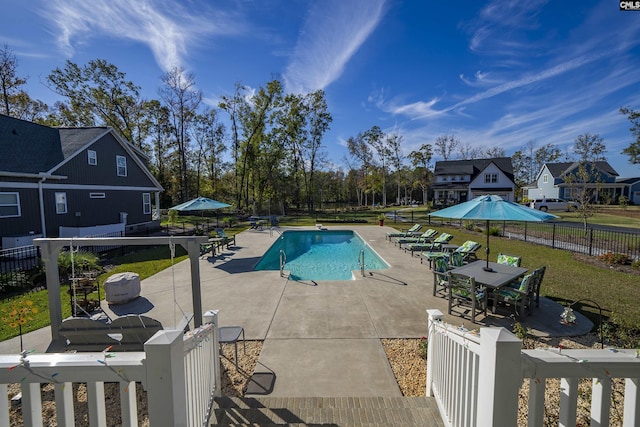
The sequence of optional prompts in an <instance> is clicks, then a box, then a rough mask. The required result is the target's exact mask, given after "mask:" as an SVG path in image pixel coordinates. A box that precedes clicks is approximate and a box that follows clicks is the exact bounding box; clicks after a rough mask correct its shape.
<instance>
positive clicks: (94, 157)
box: [87, 150, 98, 165]
mask: <svg viewBox="0 0 640 427" xmlns="http://www.w3.org/2000/svg"><path fill="white" fill-rule="evenodd" d="M87 161H88V162H89V164H90V165H97V164H98V153H96V152H95V151H93V150H87Z"/></svg>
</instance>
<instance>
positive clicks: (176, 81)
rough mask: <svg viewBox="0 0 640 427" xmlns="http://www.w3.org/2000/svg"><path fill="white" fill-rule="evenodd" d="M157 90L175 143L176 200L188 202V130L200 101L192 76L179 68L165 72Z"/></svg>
mask: <svg viewBox="0 0 640 427" xmlns="http://www.w3.org/2000/svg"><path fill="white" fill-rule="evenodd" d="M161 80H162V86H161V87H160V89H159V90H158V92H159V94H160V98H161V99H162V101H163V102H164V105H165V107H166V108H167V111H168V112H169V119H170V122H171V130H172V132H173V137H174V138H175V140H174V142H175V144H176V153H177V160H178V170H177V171H178V177H179V188H180V201H181V202H185V201H187V200H188V199H189V173H188V164H187V159H188V155H189V151H190V149H191V148H190V146H189V142H190V141H189V130H190V127H191V124H192V122H193V120H194V118H195V116H196V114H197V109H198V107H199V106H200V102H201V101H202V92H201V91H199V90H197V89H196V87H195V86H196V83H195V76H194V75H193V73H188V72H186V71H185V70H183V69H182V68H180V67H175V68H173V69H171V70H169V71H167V72H166V73H165V74H164V75H163V76H162V77H161Z"/></svg>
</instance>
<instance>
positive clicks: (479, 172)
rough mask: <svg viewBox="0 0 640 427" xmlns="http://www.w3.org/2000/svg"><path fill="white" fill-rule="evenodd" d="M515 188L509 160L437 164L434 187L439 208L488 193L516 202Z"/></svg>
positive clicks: (453, 161) (457, 161)
mask: <svg viewBox="0 0 640 427" xmlns="http://www.w3.org/2000/svg"><path fill="white" fill-rule="evenodd" d="M515 187H516V185H515V182H514V180H513V165H512V164H511V158H510V157H496V158H492V159H475V160H447V161H439V162H436V165H435V169H434V177H433V184H432V188H433V193H434V201H435V203H436V204H437V205H452V204H456V203H461V202H465V201H467V200H471V199H473V198H474V197H478V196H482V195H485V194H495V195H498V196H501V197H503V198H504V199H506V200H513V199H514V192H515Z"/></svg>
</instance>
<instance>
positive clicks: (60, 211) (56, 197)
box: [55, 192, 67, 215]
mask: <svg viewBox="0 0 640 427" xmlns="http://www.w3.org/2000/svg"><path fill="white" fill-rule="evenodd" d="M59 196H62V197H63V198H64V211H62V210H60V209H58V207H59V206H60V204H59V203H58V197H59ZM55 205H56V213H57V214H58V215H61V214H66V213H67V193H58V192H56V193H55Z"/></svg>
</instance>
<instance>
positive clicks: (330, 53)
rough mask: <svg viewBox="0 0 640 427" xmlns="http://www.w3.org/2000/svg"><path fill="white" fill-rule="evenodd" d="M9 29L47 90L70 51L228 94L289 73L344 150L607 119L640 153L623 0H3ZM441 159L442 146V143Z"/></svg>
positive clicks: (638, 95)
mask: <svg viewBox="0 0 640 427" xmlns="http://www.w3.org/2000/svg"><path fill="white" fill-rule="evenodd" d="M3 3H4V4H3V7H2V9H3V15H4V16H5V19H4V20H3V25H2V26H1V27H0V44H2V45H4V44H7V45H9V47H10V48H11V49H12V50H13V52H14V53H15V55H16V57H17V58H18V61H19V66H18V73H19V74H20V75H27V76H29V80H28V82H29V83H28V91H29V93H30V94H31V96H32V97H35V98H38V99H41V100H42V101H44V102H47V103H49V104H53V102H55V100H57V99H58V98H57V97H56V95H55V94H53V93H52V92H51V91H49V89H47V88H46V87H45V86H44V85H43V83H42V82H43V81H44V80H45V77H46V76H47V75H48V74H49V73H50V72H51V70H53V69H54V68H55V67H63V66H64V62H65V60H66V59H70V60H71V61H73V62H75V63H77V64H80V65H83V64H86V63H87V62H88V61H89V60H91V59H96V58H100V59H105V60H107V61H109V62H111V63H113V64H115V65H116V66H117V67H118V68H119V69H120V70H121V71H123V72H125V73H126V74H127V78H128V79H130V80H132V81H133V82H134V83H136V84H138V85H139V86H141V87H142V91H143V96H144V97H145V98H158V95H157V89H158V87H159V85H160V76H161V75H162V74H163V73H164V72H165V71H167V70H169V69H171V68H172V67H174V66H181V67H183V68H184V69H186V70H188V71H191V72H193V73H194V74H195V78H196V82H197V85H198V87H199V89H201V90H202V92H203V94H204V97H205V101H206V102H207V103H210V104H211V105H217V101H218V99H219V98H220V96H221V95H223V94H230V93H232V92H233V90H234V85H235V83H236V82H241V83H243V84H245V85H247V86H250V87H253V88H257V87H259V86H261V85H264V84H265V83H266V82H268V81H270V80H272V79H273V78H276V77H277V78H280V79H281V80H282V81H283V82H284V83H285V85H286V89H287V91H290V92H304V91H312V90H315V89H323V90H324V91H325V92H326V97H327V102H328V105H329V109H330V111H331V113H332V115H333V123H332V124H331V130H330V132H329V133H327V135H326V136H325V140H324V142H325V145H326V147H327V148H328V152H329V157H330V159H331V160H332V161H333V162H334V163H335V164H338V165H340V164H343V158H344V157H345V155H346V148H345V143H344V142H345V140H346V139H347V138H349V137H350V136H355V135H357V134H358V133H359V132H363V131H365V130H367V129H369V128H371V126H373V125H378V126H380V127H381V128H382V129H383V130H384V131H386V132H394V131H397V132H399V133H400V134H401V135H402V136H403V137H404V143H403V151H404V152H405V154H406V153H409V152H410V151H412V150H415V149H417V148H418V147H419V146H420V145H421V144H424V143H431V144H433V143H434V142H435V140H436V138H437V137H438V136H440V135H445V134H455V135H456V137H458V138H459V139H460V140H461V142H462V143H463V144H465V145H469V146H474V147H475V146H479V147H482V148H483V149H484V148H488V147H493V146H498V147H502V148H504V149H505V151H506V152H507V154H508V155H511V154H513V152H514V151H516V150H518V149H521V148H523V147H524V145H525V144H526V143H527V142H528V141H531V140H533V141H535V143H536V144H537V145H538V146H542V145H544V144H548V143H552V144H557V145H558V146H559V147H560V148H561V149H563V150H567V151H569V152H570V151H571V147H572V145H573V141H574V140H575V138H576V137H577V136H578V135H581V134H584V133H591V134H600V135H601V136H602V137H603V138H604V141H605V144H606V145H607V148H608V152H607V158H608V160H609V162H610V163H611V164H612V165H613V166H614V168H616V169H617V171H618V172H619V174H620V175H621V177H629V176H640V166H638V165H635V166H634V165H631V164H630V163H629V162H628V159H627V158H626V157H625V156H623V155H621V154H620V151H621V150H622V149H623V148H625V147H627V146H628V145H629V143H630V142H631V141H632V136H631V134H630V132H629V127H630V123H629V121H628V120H627V119H626V117H624V116H623V115H622V114H620V113H619V111H618V109H619V108H620V107H621V106H628V107H631V108H633V109H636V110H640V46H639V44H640V11H638V12H634V11H620V10H619V2H617V1H613V0H604V1H590V0H584V1H580V2H564V1H558V0H556V1H543V0H527V1H518V0H495V1H467V0H461V1H426V0H425V1H421V0H415V1H401V0H322V1H303V0H244V1H243V0H222V1H210V0H185V1H170V0H135V1H132V0H91V1H87V0H46V1H44V0H42V1H41V0H25V1H22V2H13V1H7V0H5V1H3ZM434 160H438V159H437V158H435V159H434Z"/></svg>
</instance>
